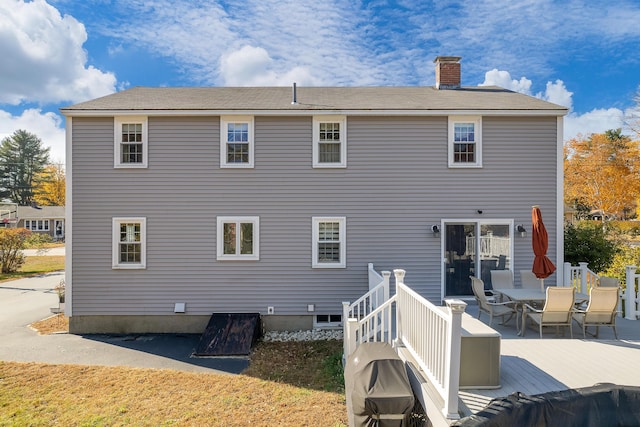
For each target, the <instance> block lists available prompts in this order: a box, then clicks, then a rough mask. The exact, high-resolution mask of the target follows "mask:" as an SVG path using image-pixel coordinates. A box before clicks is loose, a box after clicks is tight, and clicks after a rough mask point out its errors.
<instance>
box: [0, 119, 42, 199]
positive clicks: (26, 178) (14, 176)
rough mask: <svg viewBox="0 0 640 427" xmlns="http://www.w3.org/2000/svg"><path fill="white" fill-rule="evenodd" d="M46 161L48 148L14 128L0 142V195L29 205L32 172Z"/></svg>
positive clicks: (37, 139)
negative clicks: (10, 133)
mask: <svg viewBox="0 0 640 427" xmlns="http://www.w3.org/2000/svg"><path fill="white" fill-rule="evenodd" d="M48 163H49V148H45V147H43V146H42V141H41V140H40V138H38V137H37V136H36V135H34V134H32V133H30V132H27V131H26V130H17V131H15V132H14V133H13V135H11V136H8V137H6V138H4V139H3V140H2V142H1V143H0V198H5V199H10V200H11V201H12V202H14V203H17V204H19V205H21V206H27V205H31V204H32V203H33V202H34V200H33V193H34V191H33V190H34V188H33V187H34V179H35V177H36V175H37V174H38V173H40V172H42V170H43V169H44V167H45V165H47V164H48Z"/></svg>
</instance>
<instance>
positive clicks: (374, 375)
mask: <svg viewBox="0 0 640 427" xmlns="http://www.w3.org/2000/svg"><path fill="white" fill-rule="evenodd" d="M344 382H345V394H346V399H347V414H348V416H349V426H351V427H361V426H366V427H373V426H377V427H402V426H406V425H407V424H406V421H405V419H406V418H407V416H408V415H409V414H410V413H411V410H412V408H413V404H414V397H413V391H412V390H411V385H410V384H409V378H408V376H407V370H406V368H405V364H404V362H403V361H402V360H400V357H399V356H398V354H397V353H396V352H395V350H394V349H393V348H392V347H391V346H390V345H389V344H387V343H379V342H376V343H363V344H361V345H360V346H359V347H358V348H357V349H356V351H354V352H353V354H352V355H351V356H349V358H348V359H347V364H346V366H345V369H344Z"/></svg>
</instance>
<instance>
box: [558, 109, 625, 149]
mask: <svg viewBox="0 0 640 427" xmlns="http://www.w3.org/2000/svg"><path fill="white" fill-rule="evenodd" d="M623 116H624V113H623V112H622V110H619V109H617V108H609V109H594V110H592V111H589V112H588V113H584V114H576V113H573V112H571V113H569V114H568V115H567V116H566V117H565V118H564V139H565V141H566V140H568V139H571V138H575V137H576V136H578V135H582V136H587V135H590V134H592V133H604V132H605V131H607V130H609V129H617V128H622V127H623Z"/></svg>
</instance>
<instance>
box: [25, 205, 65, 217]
mask: <svg viewBox="0 0 640 427" xmlns="http://www.w3.org/2000/svg"><path fill="white" fill-rule="evenodd" d="M64 217H65V215H64V206H38V207H37V208H34V207H32V206H18V219H52V218H64Z"/></svg>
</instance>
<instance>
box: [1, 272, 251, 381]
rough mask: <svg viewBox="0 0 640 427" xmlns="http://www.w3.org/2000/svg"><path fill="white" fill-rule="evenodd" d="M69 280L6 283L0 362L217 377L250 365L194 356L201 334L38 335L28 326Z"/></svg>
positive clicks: (59, 276)
mask: <svg viewBox="0 0 640 427" xmlns="http://www.w3.org/2000/svg"><path fill="white" fill-rule="evenodd" d="M63 278H64V273H63V272H58V273H50V274H46V275H43V276H38V277H34V278H28V279H20V280H14V281H11V282H3V283H0V301H1V302H2V303H1V305H0V325H2V327H1V328H0V342H1V343H2V345H0V360H4V361H14V362H39V363H53V364H78V365H104V366H130V367H140V368H157V369H175V370H181V371H189V372H216V373H223V372H225V373H239V372H241V371H242V370H243V369H245V368H246V367H247V366H248V363H249V362H248V359H247V358H243V357H227V358H203V357H192V353H193V351H194V349H195V348H196V347H197V345H198V341H199V339H200V336H199V335H196V334H150V335H126V336H114V335H72V334H53V335H38V333H37V332H35V331H33V330H32V329H30V328H29V326H28V325H29V324H31V323H33V322H35V321H37V320H40V319H44V318H45V317H48V316H50V315H51V310H50V308H51V307H57V304H58V303H57V301H58V299H57V295H56V293H55V291H54V290H53V288H54V287H55V286H56V285H57V284H58V283H59V282H60V280H61V279H63Z"/></svg>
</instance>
